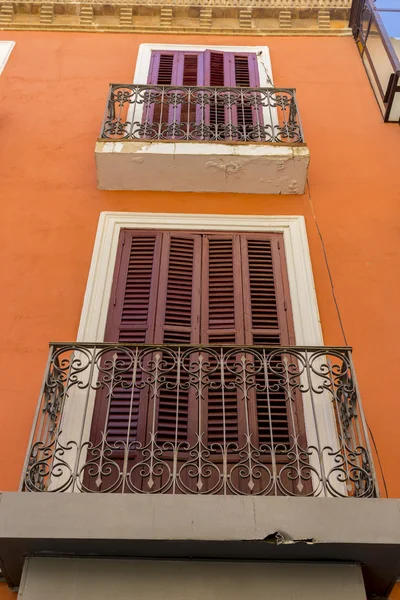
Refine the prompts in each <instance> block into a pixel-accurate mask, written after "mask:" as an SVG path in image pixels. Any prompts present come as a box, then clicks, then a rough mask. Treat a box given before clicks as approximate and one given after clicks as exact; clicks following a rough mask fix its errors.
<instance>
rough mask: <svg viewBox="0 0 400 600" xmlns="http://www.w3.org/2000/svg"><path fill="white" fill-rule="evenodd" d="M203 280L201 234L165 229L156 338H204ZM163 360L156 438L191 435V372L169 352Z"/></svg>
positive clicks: (164, 340)
mask: <svg viewBox="0 0 400 600" xmlns="http://www.w3.org/2000/svg"><path fill="white" fill-rule="evenodd" d="M200 282H201V235H196V234H189V233H188V234H185V233H169V232H165V233H163V241H162V251H161V264H160V278H159V288H158V297H157V317H156V326H155V339H154V341H155V343H160V344H180V345H182V346H185V345H189V344H198V343H199V342H200ZM163 359H164V361H165V370H166V371H167V375H166V379H165V385H163V386H162V388H161V389H160V394H159V402H158V406H157V407H156V410H157V414H156V418H155V421H156V423H157V440H158V442H159V443H165V442H174V440H177V441H179V442H185V441H187V440H188V439H191V440H192V439H193V437H194V433H195V429H196V422H197V404H196V403H197V399H196V397H195V394H194V390H193V388H191V386H190V385H189V378H188V374H187V373H185V372H184V371H182V370H179V371H178V370H177V368H175V367H174V360H173V359H172V358H171V357H170V356H168V354H167V353H166V354H165V355H164V356H163ZM177 389H179V395H177ZM190 424H191V427H190Z"/></svg>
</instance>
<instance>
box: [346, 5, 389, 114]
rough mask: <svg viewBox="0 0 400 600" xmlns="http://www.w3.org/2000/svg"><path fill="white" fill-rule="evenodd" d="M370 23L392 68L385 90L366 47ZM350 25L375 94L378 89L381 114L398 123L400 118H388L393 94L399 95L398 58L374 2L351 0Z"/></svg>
mask: <svg viewBox="0 0 400 600" xmlns="http://www.w3.org/2000/svg"><path fill="white" fill-rule="evenodd" d="M366 11H368V12H369V22H368V26H367V29H366V31H365V32H364V31H363V26H362V23H363V16H364V14H365V12H366ZM372 24H374V25H375V27H376V29H377V31H378V33H379V37H380V39H381V41H382V44H383V47H384V49H385V51H386V54H387V56H388V59H389V61H390V64H391V65H392V69H393V73H392V74H391V76H390V78H389V81H388V85H387V88H386V90H384V89H382V86H381V83H380V81H379V77H378V74H377V72H376V69H375V66H374V63H373V60H372V57H371V55H370V53H369V50H368V47H367V41H368V37H369V34H370V31H371V25H372ZM350 27H351V28H352V30H353V36H354V39H355V41H356V43H357V47H358V50H359V52H360V56H361V57H363V56H364V55H365V56H366V58H367V60H368V64H369V66H370V69H371V71H372V73H373V76H374V83H375V86H374V85H372V88H373V90H374V92H375V95H376V91H375V90H376V87H377V88H378V90H379V94H380V100H381V102H382V105H383V107H384V110H382V106H381V103H380V102H379V99H378V104H379V107H380V109H381V111H382V116H383V119H384V121H385V123H397V122H398V123H399V124H400V119H399V120H398V121H394V120H392V121H391V120H390V113H391V110H392V106H393V102H394V99H395V95H396V93H398V94H399V95H400V60H399V58H398V56H397V54H396V52H395V50H394V48H393V45H392V43H391V41H390V38H389V36H388V34H387V31H386V29H385V26H384V24H383V21H382V19H381V17H380V15H379V11H378V9H377V8H376V7H375V5H374V2H372V1H371V0H354V1H353V5H352V8H351V15H350ZM365 70H366V71H367V74H368V77H369V79H370V80H371V78H370V74H369V73H368V70H367V69H365ZM371 83H372V82H371Z"/></svg>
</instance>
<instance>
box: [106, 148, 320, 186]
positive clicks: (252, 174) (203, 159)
mask: <svg viewBox="0 0 400 600" xmlns="http://www.w3.org/2000/svg"><path fill="white" fill-rule="evenodd" d="M95 155H96V167H97V183H98V187H99V189H103V190H165V191H173V192H190V191H191V192H238V193H247V194H302V193H304V187H305V183H306V178H307V171H308V164H309V151H308V148H307V147H306V146H295V145H293V146H288V145H287V144H285V145H277V144H262V143H261V144H248V143H246V144H244V143H243V144H233V143H232V144H218V143H199V142H176V143H174V142H150V141H137V142H133V141H117V142H105V141H99V142H97V144H96V150H95Z"/></svg>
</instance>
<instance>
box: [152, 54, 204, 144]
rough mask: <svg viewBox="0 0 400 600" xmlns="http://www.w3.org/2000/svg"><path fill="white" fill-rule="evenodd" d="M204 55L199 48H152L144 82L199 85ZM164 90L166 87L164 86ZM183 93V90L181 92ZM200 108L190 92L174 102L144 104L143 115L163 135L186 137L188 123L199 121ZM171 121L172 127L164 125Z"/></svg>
mask: <svg viewBox="0 0 400 600" xmlns="http://www.w3.org/2000/svg"><path fill="white" fill-rule="evenodd" d="M203 64H204V57H203V53H202V52H180V51H167V52H164V51H159V50H157V51H153V52H152V54H151V59H150V69H149V75H148V79H147V83H148V84H151V85H159V86H171V85H172V86H185V87H191V86H200V85H203V84H204V75H203V74H204V66H203ZM163 93H164V94H168V90H164V92H163ZM182 93H184V92H182ZM200 110H201V109H200V108H199V107H197V106H196V103H195V97H194V96H193V98H192V94H191V97H190V98H189V95H188V97H187V98H185V99H184V101H183V102H182V103H179V104H177V105H176V106H174V105H172V104H171V103H169V102H167V101H161V102H160V103H157V104H155V103H153V104H151V105H149V106H148V107H147V108H146V111H145V116H146V119H147V121H148V122H149V123H151V126H152V129H153V130H154V129H156V130H157V131H158V133H159V134H161V135H160V137H163V138H164V139H169V138H177V139H188V138H189V139H190V133H191V132H190V129H191V125H190V123H193V124H196V123H199V122H200V119H201V113H200ZM172 124H175V125H176V127H175V128H174V131H172V132H171V131H168V130H167V127H168V126H169V127H170V126H171V125H172Z"/></svg>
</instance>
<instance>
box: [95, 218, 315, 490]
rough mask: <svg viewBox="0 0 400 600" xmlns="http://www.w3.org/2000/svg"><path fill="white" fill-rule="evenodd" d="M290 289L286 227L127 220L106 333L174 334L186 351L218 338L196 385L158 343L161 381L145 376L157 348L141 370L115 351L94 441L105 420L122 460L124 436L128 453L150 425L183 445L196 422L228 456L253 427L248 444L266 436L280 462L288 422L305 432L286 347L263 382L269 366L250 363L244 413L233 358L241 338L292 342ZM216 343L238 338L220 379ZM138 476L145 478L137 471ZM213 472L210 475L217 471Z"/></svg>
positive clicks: (122, 338)
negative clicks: (113, 374)
mask: <svg viewBox="0 0 400 600" xmlns="http://www.w3.org/2000/svg"><path fill="white" fill-rule="evenodd" d="M288 289H289V288H288V279H287V273H286V263H285V257H284V250H283V239H282V236H281V234H275V233H269V234H258V233H216V232H215V233H194V232H168V231H151V230H145V231H143V230H129V229H125V230H122V232H121V236H120V241H119V249H118V256H117V262H116V267H115V276H114V283H113V290H112V294H111V302H110V307H109V314H108V320H107V327H106V334H105V341H108V342H121V343H123V344H163V345H168V344H175V345H180V346H182V347H183V348H182V352H184V350H185V348H184V347H185V346H187V345H189V344H191V345H193V344H202V345H206V346H210V345H214V346H212V348H214V349H215V354H214V355H213V353H212V352H211V354H210V357H209V364H208V367H207V383H206V385H205V386H204V387H203V388H202V391H201V393H200V394H199V393H196V388H195V386H194V385H193V381H192V379H191V363H190V360H189V363H188V365H187V368H186V369H184V368H183V370H182V372H181V371H179V372H178V366H177V364H176V361H175V360H174V359H173V358H171V356H170V355H169V353H168V348H166V347H165V346H164V347H163V348H162V350H161V352H162V361H163V370H164V373H165V378H164V380H163V384H162V385H161V387H160V388H159V389H157V390H154V389H152V386H151V383H150V384H149V382H150V380H151V375H150V379H148V377H147V375H146V373H149V374H150V372H151V367H150V365H153V364H154V360H155V352H156V351H155V350H152V349H150V350H149V353H148V355H147V358H145V359H144V362H143V364H142V365H141V370H140V374H138V372H139V369H136V368H135V367H134V366H133V365H132V364H130V363H129V361H128V362H126V358H124V356H123V355H122V354H121V355H120V356H119V358H118V360H119V361H120V364H119V367H121V366H122V371H121V373H122V374H121V377H120V379H119V383H118V384H117V385H116V386H114V388H113V389H112V391H111V393H110V391H109V390H108V388H107V385H105V386H104V389H101V391H100V392H99V393H98V394H97V398H96V402H95V409H94V415H93V424H92V433H91V440H92V443H93V444H94V446H95V447H96V446H97V445H98V444H101V443H102V439H103V442H104V435H103V433H104V432H107V433H106V442H107V444H108V446H109V447H110V449H112V453H113V457H114V458H113V460H115V461H118V460H119V458H118V449H119V446H120V445H121V444H122V442H124V441H125V440H127V439H128V440H129V443H130V444H131V448H132V452H131V455H130V460H131V461H132V463H133V462H134V461H135V448H139V446H140V450H141V452H142V453H143V447H145V446H146V444H148V443H149V436H151V432H153V434H154V435H155V436H156V442H157V444H159V445H164V446H163V448H164V450H168V447H171V448H172V447H173V445H174V443H175V444H176V443H178V444H181V450H182V451H183V454H184V451H185V448H189V447H190V446H191V445H192V444H193V443H195V442H196V438H198V436H199V434H200V435H201V443H202V444H204V445H205V446H206V447H207V448H210V449H213V452H214V453H216V454H217V456H216V458H215V457H214V462H215V460H217V461H218V460H220V461H222V460H223V454H224V453H225V452H226V453H227V455H228V460H230V461H231V462H233V463H235V462H236V463H237V462H238V452H239V449H240V448H241V447H242V446H243V444H245V443H246V439H247V438H246V432H247V431H248V428H250V431H251V436H252V443H253V444H254V445H255V446H257V445H261V444H266V445H268V444H271V443H273V444H275V446H276V448H278V454H279V447H280V448H281V451H282V457H281V458H282V460H281V465H283V464H284V462H285V458H284V455H283V454H284V453H283V449H284V448H285V449H286V452H287V450H288V448H289V447H290V445H291V437H292V436H293V429H295V430H296V435H299V436H300V438H301V437H302V436H304V435H305V434H304V419H303V416H302V408H301V401H300V399H299V401H297V400H296V396H295V395H294V397H293V398H294V401H293V402H287V396H286V393H285V389H284V386H282V385H281V384H280V383H279V381H280V377H279V369H280V368H281V367H279V364H280V361H281V357H280V355H279V354H277V355H276V358H275V359H274V360H275V361H276V373H275V375H274V374H273V373H274V371H273V369H272V375H271V376H272V378H274V377H275V380H276V381H275V382H274V381H270V382H269V386H268V391H266V390H265V389H264V388H263V386H262V385H259V386H258V387H257V384H258V379H257V373H259V374H260V381H261V379H262V377H263V375H264V374H263V373H260V372H259V371H257V368H255V375H254V386H253V389H252V391H251V392H250V393H249V395H248V407H247V406H246V410H247V408H248V416H247V417H246V416H245V413H244V410H245V407H244V402H243V390H240V386H238V385H236V383H237V378H236V376H235V368H236V367H235V365H237V363H238V361H240V360H241V357H242V356H243V355H244V350H243V348H242V346H243V345H250V346H252V345H255V346H256V345H275V346H280V345H289V344H293V343H294V330H293V320H292V314H291V306H290V297H289V292H288ZM220 345H231V346H233V348H232V353H231V355H230V358H229V360H228V363H227V365H226V367H225V369H224V374H225V376H226V380H225V382H224V383H223V385H222V386H221V368H220V367H221V365H219V364H218V350H217V349H218V347H219V346H220ZM235 346H237V347H238V349H237V350H236V349H235ZM124 361H125V362H124ZM182 364H184V363H182ZM124 365H125V366H124ZM193 368H194V367H193ZM178 381H179V384H178V383H177V382H178ZM177 391H179V394H178V395H177ZM199 396H201V397H199ZM246 414H247V413H246ZM246 419H250V424H249V423H248V422H247V421H246ZM152 423H153V424H152ZM272 439H273V442H272ZM169 445H170V446H169ZM218 448H220V449H221V450H220V451H219V450H218ZM181 454H182V453H181ZM110 456H111V454H110ZM121 460H122V459H121ZM171 460H172V457H171ZM278 463H279V456H278ZM137 477H138V479H139V480H140V479H141V478H142V477H143V474H138V475H137ZM289 479H290V477H289ZM208 483H209V485H211V486H212V485H213V480H212V477H211V478H210V480H209V482H208ZM264 484H265V481H261V480H260V481H259V485H264ZM86 485H88V486H89V483H88V482H87V483H86ZM133 485H136V486H140V485H141V484H140V481H136V482H135V483H134V484H133ZM287 485H289V487H290V481H288V482H287Z"/></svg>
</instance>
